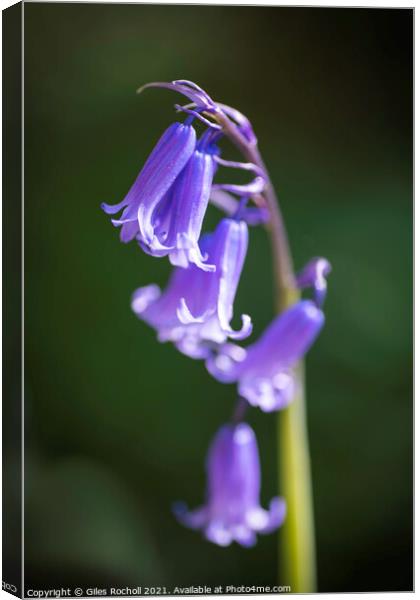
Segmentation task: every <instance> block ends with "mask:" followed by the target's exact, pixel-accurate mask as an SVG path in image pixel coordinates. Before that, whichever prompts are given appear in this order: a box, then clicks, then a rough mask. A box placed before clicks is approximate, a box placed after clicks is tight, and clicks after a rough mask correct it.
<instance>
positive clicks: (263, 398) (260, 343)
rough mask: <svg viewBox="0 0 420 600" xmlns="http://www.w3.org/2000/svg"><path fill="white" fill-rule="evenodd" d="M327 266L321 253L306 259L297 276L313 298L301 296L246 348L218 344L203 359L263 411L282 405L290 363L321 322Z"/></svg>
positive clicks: (289, 393)
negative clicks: (313, 257)
mask: <svg viewBox="0 0 420 600" xmlns="http://www.w3.org/2000/svg"><path fill="white" fill-rule="evenodd" d="M330 270H331V266H330V264H329V263H328V261H326V260H325V259H322V258H318V259H314V260H313V261H311V262H310V263H309V264H308V265H307V267H305V269H304V270H303V271H302V273H301V275H299V276H298V278H297V281H298V283H299V285H301V287H309V286H312V287H313V288H314V290H315V301H313V300H301V301H299V302H297V303H296V304H294V305H293V306H292V307H290V308H289V309H287V310H286V311H284V312H283V313H282V314H280V315H279V316H278V317H276V318H275V319H274V321H273V322H272V323H271V324H270V325H269V326H268V328H267V329H266V330H265V332H264V333H263V334H262V336H261V337H260V338H259V339H258V340H257V341H256V342H255V343H254V344H251V345H250V346H249V347H248V348H246V349H244V348H240V347H239V346H235V345H234V344H222V345H221V346H220V347H219V348H218V350H217V352H216V353H214V354H212V355H210V356H209V358H208V359H207V361H206V367H207V370H208V371H209V372H210V373H211V374H212V375H213V376H214V377H215V378H216V379H218V380H219V381H221V382H223V383H233V382H237V384H238V393H239V395H240V396H241V397H243V398H245V399H246V400H247V401H248V402H249V403H250V404H251V405H252V406H258V407H259V408H261V410H263V411H265V412H271V411H274V410H279V409H282V408H285V407H286V406H287V405H288V404H289V403H290V402H291V400H292V399H293V396H294V395H295V392H296V390H295V377H294V373H293V368H294V367H295V365H296V364H297V363H298V361H299V360H300V359H301V358H303V356H304V355H305V354H306V352H307V351H308V350H309V348H310V347H311V346H312V344H313V343H314V341H315V340H316V338H317V336H318V334H319V332H320V330H321V329H322V327H323V325H324V320H325V317H324V313H323V311H322V310H321V308H320V305H321V304H322V302H323V300H324V298H325V293H326V280H325V276H326V275H327V273H329V271H330Z"/></svg>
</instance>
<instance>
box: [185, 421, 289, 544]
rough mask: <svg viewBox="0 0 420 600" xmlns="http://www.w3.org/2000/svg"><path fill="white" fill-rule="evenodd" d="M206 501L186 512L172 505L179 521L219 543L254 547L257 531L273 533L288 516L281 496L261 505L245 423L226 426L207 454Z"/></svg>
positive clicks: (249, 431)
mask: <svg viewBox="0 0 420 600" xmlns="http://www.w3.org/2000/svg"><path fill="white" fill-rule="evenodd" d="M206 469H207V499H206V504H205V505H204V506H201V507H200V508H197V509H195V510H193V511H188V509H187V507H186V506H185V505H184V504H177V505H175V515H176V517H177V518H178V520H179V521H180V522H181V523H182V524H183V525H185V526H187V527H190V528H191V529H199V530H202V531H203V533H204V535H205V537H206V538H207V539H208V540H209V541H211V542H214V543H215V544H218V545H219V546H228V545H229V544H231V543H232V542H234V541H235V542H237V543H238V544H241V545H242V546H253V545H254V544H255V543H256V534H257V533H271V532H272V531H274V530H275V529H277V528H278V527H279V526H280V525H281V524H282V523H283V521H284V519H285V516H286V504H285V502H284V500H283V499H282V498H278V497H277V498H273V500H271V502H270V506H269V510H268V511H267V510H264V509H263V508H262V507H261V506H260V488H261V473H260V460H259V454H258V446H257V440H256V437H255V434H254V432H253V430H252V429H251V427H250V426H249V425H248V424H247V423H238V424H235V425H233V424H232V425H224V426H223V427H222V428H221V429H219V431H218V432H217V434H216V436H215V438H214V440H213V442H212V444H211V446H210V449H209V452H208V456H207V464H206Z"/></svg>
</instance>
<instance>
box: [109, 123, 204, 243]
mask: <svg viewBox="0 0 420 600" xmlns="http://www.w3.org/2000/svg"><path fill="white" fill-rule="evenodd" d="M195 145H196V133H195V130H194V128H193V126H192V125H191V124H190V123H188V122H187V123H185V124H182V123H173V124H172V125H171V126H170V127H168V129H167V130H166V131H165V133H164V134H163V135H162V137H161V138H160V140H159V141H158V143H157V144H156V146H155V148H154V149H153V151H152V153H151V154H150V156H149V158H148V159H147V161H146V164H145V165H144V167H143V168H142V170H141V171H140V173H139V175H138V176H137V178H136V180H135V182H134V183H133V185H132V186H131V188H130V190H129V191H128V193H127V195H126V196H125V198H124V200H122V202H120V203H119V204H115V205H110V204H105V203H103V204H102V205H101V206H102V209H103V210H104V211H105V212H106V213H107V214H110V215H114V214H116V213H118V212H120V211H121V210H122V211H123V212H122V214H121V216H120V218H119V219H113V220H112V223H113V224H114V225H115V226H121V233H120V238H121V241H123V242H129V241H131V240H133V239H134V238H135V237H136V236H139V237H140V240H141V241H143V242H144V243H145V244H147V243H148V241H150V240H149V239H148V238H147V236H145V235H144V234H145V230H146V233H147V232H148V231H149V230H148V227H147V222H146V223H145V224H143V222H142V219H143V218H145V219H147V216H148V215H151V214H153V212H154V211H155V210H156V209H157V208H158V207H159V205H160V204H161V202H162V201H163V199H164V198H165V194H166V192H167V191H168V190H169V188H170V187H171V185H172V184H173V183H174V181H175V179H176V178H177V176H178V175H179V174H180V172H181V171H182V169H183V168H184V167H185V165H186V164H187V162H188V159H189V158H190V157H191V155H192V154H193V152H194V150H195ZM139 211H140V214H139Z"/></svg>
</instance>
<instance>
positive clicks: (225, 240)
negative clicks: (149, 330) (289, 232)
mask: <svg viewBox="0 0 420 600" xmlns="http://www.w3.org/2000/svg"><path fill="white" fill-rule="evenodd" d="M247 247H248V228H247V226H246V224H245V223H244V222H243V221H237V220H235V219H222V221H220V223H219V225H218V226H217V228H216V230H215V231H214V232H213V233H211V234H207V235H204V236H203V237H202V239H201V240H200V251H201V252H202V255H206V256H207V257H208V262H209V263H210V264H214V265H215V271H214V272H207V271H203V270H202V269H200V268H198V267H197V266H195V265H190V266H189V267H188V268H176V269H175V270H174V272H173V274H172V276H171V278H170V280H169V283H168V286H167V288H166V290H165V291H164V292H163V293H162V292H161V291H160V289H159V287H158V286H156V285H149V286H146V287H143V288H139V289H138V290H136V292H135V293H134V295H133V298H132V303H131V306H132V309H133V311H134V312H135V313H136V315H137V316H138V317H139V318H140V319H142V320H143V321H145V322H146V323H148V324H149V325H151V326H152V327H154V328H155V329H156V331H157V333H158V339H159V341H161V342H165V341H171V342H173V343H174V344H175V345H176V347H177V348H178V349H179V350H180V351H181V352H183V353H184V354H187V355H188V356H191V357H193V358H206V357H208V356H209V355H210V353H211V348H212V347H213V346H214V345H215V344H223V343H224V342H225V341H226V340H227V338H231V339H244V338H245V337H247V336H248V335H250V333H251V331H252V324H251V319H250V317H249V316H248V315H243V316H242V328H241V329H240V330H239V331H234V330H233V329H232V327H231V325H230V321H231V319H232V317H233V303H234V299H235V295H236V290H237V287H238V284H239V279H240V276H241V272H242V267H243V264H244V261H245V256H246V252H247Z"/></svg>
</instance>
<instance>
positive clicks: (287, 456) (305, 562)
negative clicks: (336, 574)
mask: <svg viewBox="0 0 420 600" xmlns="http://www.w3.org/2000/svg"><path fill="white" fill-rule="evenodd" d="M217 120H218V122H219V123H220V124H221V125H222V127H223V129H224V132H225V134H226V135H227V136H228V137H229V138H230V139H231V141H232V142H233V143H234V144H235V145H236V146H237V147H238V148H239V150H240V151H241V152H242V154H243V155H244V156H245V157H246V158H247V160H249V161H251V162H253V163H254V164H256V165H258V166H259V167H261V168H262V169H263V170H264V171H265V173H266V174H267V181H268V183H267V185H266V188H265V190H264V194H263V196H264V199H265V203H266V205H267V207H268V208H269V210H270V217H271V218H270V222H269V224H268V226H267V229H268V233H269V236H270V240H271V246H272V254H273V266H274V279H275V284H276V289H275V304H276V310H277V311H278V312H282V311H283V310H285V309H286V308H287V307H288V306H290V305H292V304H294V303H295V302H296V301H297V300H298V299H299V291H298V290H297V289H296V285H295V278H294V269H293V262H292V257H291V253H290V249H289V243H288V239H287V233H286V229H285V226H284V221H283V217H282V214H281V212H280V207H279V204H278V200H277V197H276V193H275V191H274V188H273V185H272V183H271V181H270V179H269V177H268V173H267V169H266V167H265V165H264V162H263V160H262V158H261V155H260V153H259V151H258V148H257V146H256V145H251V144H250V143H249V142H248V141H247V140H246V139H245V138H244V137H243V136H242V135H241V134H240V133H239V132H238V129H237V127H235V125H234V124H233V123H232V122H231V121H230V120H229V119H228V118H227V117H226V118H225V117H224V116H222V117H220V116H219V115H218V116H217ZM296 390H297V392H296V396H295V398H294V399H293V402H292V403H291V404H290V406H289V407H288V408H286V409H285V410H282V411H279V413H278V417H277V418H278V422H277V423H278V425H277V429H278V436H277V444H278V453H279V456H278V463H279V467H280V471H279V484H280V490H279V491H280V493H281V495H282V496H284V497H285V499H286V502H287V516H286V520H285V523H284V525H283V527H282V528H281V530H280V546H279V556H280V561H279V567H280V569H279V577H280V583H281V584H283V585H290V587H291V591H292V592H293V593H302V592H315V591H316V548H315V531H314V518H313V499H312V481H311V467H310V455H309V445H308V434H307V426H306V409H305V383H304V366H303V364H300V365H299V366H298V367H297V368H296Z"/></svg>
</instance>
